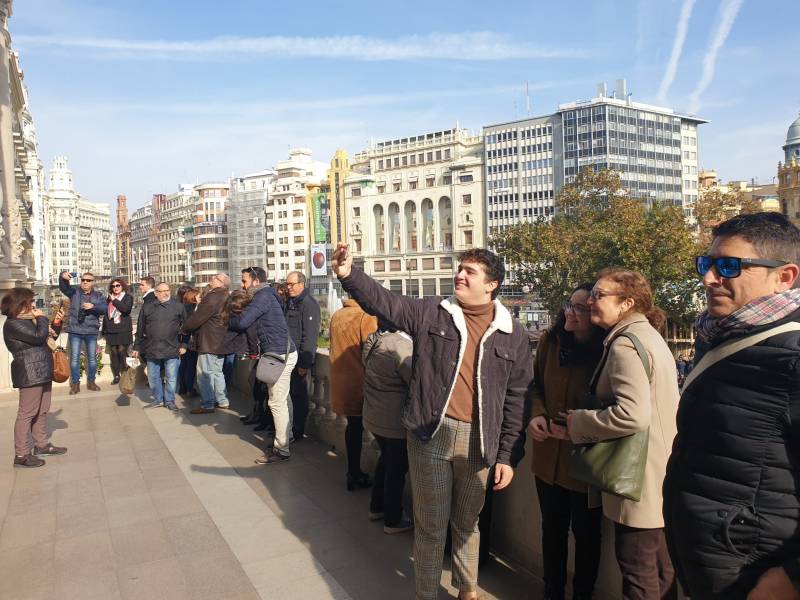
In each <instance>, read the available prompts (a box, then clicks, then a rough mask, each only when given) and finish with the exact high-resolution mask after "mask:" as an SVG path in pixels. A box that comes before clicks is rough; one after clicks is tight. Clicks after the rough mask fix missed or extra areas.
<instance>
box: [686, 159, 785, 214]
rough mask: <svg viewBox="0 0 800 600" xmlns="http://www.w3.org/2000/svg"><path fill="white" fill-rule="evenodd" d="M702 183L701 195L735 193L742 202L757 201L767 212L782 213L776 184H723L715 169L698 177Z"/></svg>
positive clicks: (743, 182)
mask: <svg viewBox="0 0 800 600" xmlns="http://www.w3.org/2000/svg"><path fill="white" fill-rule="evenodd" d="M698 179H699V182H700V195H701V196H702V194H703V193H704V192H705V191H707V190H712V191H719V192H721V193H723V194H728V193H733V194H737V195H739V197H740V198H742V200H745V201H750V200H755V201H756V202H758V203H759V204H760V205H761V209H762V210H765V211H773V212H781V203H780V199H779V198H778V191H777V190H778V187H777V185H776V184H774V183H768V184H758V183H756V182H755V181H754V180H751V181H745V180H733V181H729V182H728V183H722V181H720V179H719V178H718V177H717V172H716V171H714V170H713V169H710V170H702V171H700V174H699V176H698Z"/></svg>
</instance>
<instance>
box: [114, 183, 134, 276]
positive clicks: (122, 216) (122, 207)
mask: <svg viewBox="0 0 800 600" xmlns="http://www.w3.org/2000/svg"><path fill="white" fill-rule="evenodd" d="M116 274H117V276H118V277H122V278H123V279H124V280H125V281H127V282H130V281H131V224H130V219H129V217H128V198H127V197H125V196H124V195H122V194H120V195H119V196H117V270H116Z"/></svg>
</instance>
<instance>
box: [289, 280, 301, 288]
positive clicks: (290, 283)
mask: <svg viewBox="0 0 800 600" xmlns="http://www.w3.org/2000/svg"><path fill="white" fill-rule="evenodd" d="M301 283H302V282H301V281H287V282H286V287H287V288H290V287H294V286H296V285H300V284H301Z"/></svg>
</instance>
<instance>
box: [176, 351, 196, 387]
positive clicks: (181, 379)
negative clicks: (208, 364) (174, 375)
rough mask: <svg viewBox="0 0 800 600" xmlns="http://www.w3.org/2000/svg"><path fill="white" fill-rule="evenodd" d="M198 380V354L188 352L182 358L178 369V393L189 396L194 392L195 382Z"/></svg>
mask: <svg viewBox="0 0 800 600" xmlns="http://www.w3.org/2000/svg"><path fill="white" fill-rule="evenodd" d="M196 378H197V352H195V351H194V350H188V351H187V352H186V354H184V355H183V356H181V364H180V366H179V367H178V393H179V394H188V393H189V392H193V391H195V390H194V381H195V379H196Z"/></svg>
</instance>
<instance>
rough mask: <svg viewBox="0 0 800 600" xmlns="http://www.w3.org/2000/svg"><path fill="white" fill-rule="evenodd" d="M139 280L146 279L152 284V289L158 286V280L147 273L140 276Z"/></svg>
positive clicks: (147, 282)
mask: <svg viewBox="0 0 800 600" xmlns="http://www.w3.org/2000/svg"><path fill="white" fill-rule="evenodd" d="M139 281H144V282H145V283H146V284H147V285H149V286H150V288H151V289H153V288H155V287H156V280H155V278H153V277H150V275H145V276H144V277H139Z"/></svg>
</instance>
